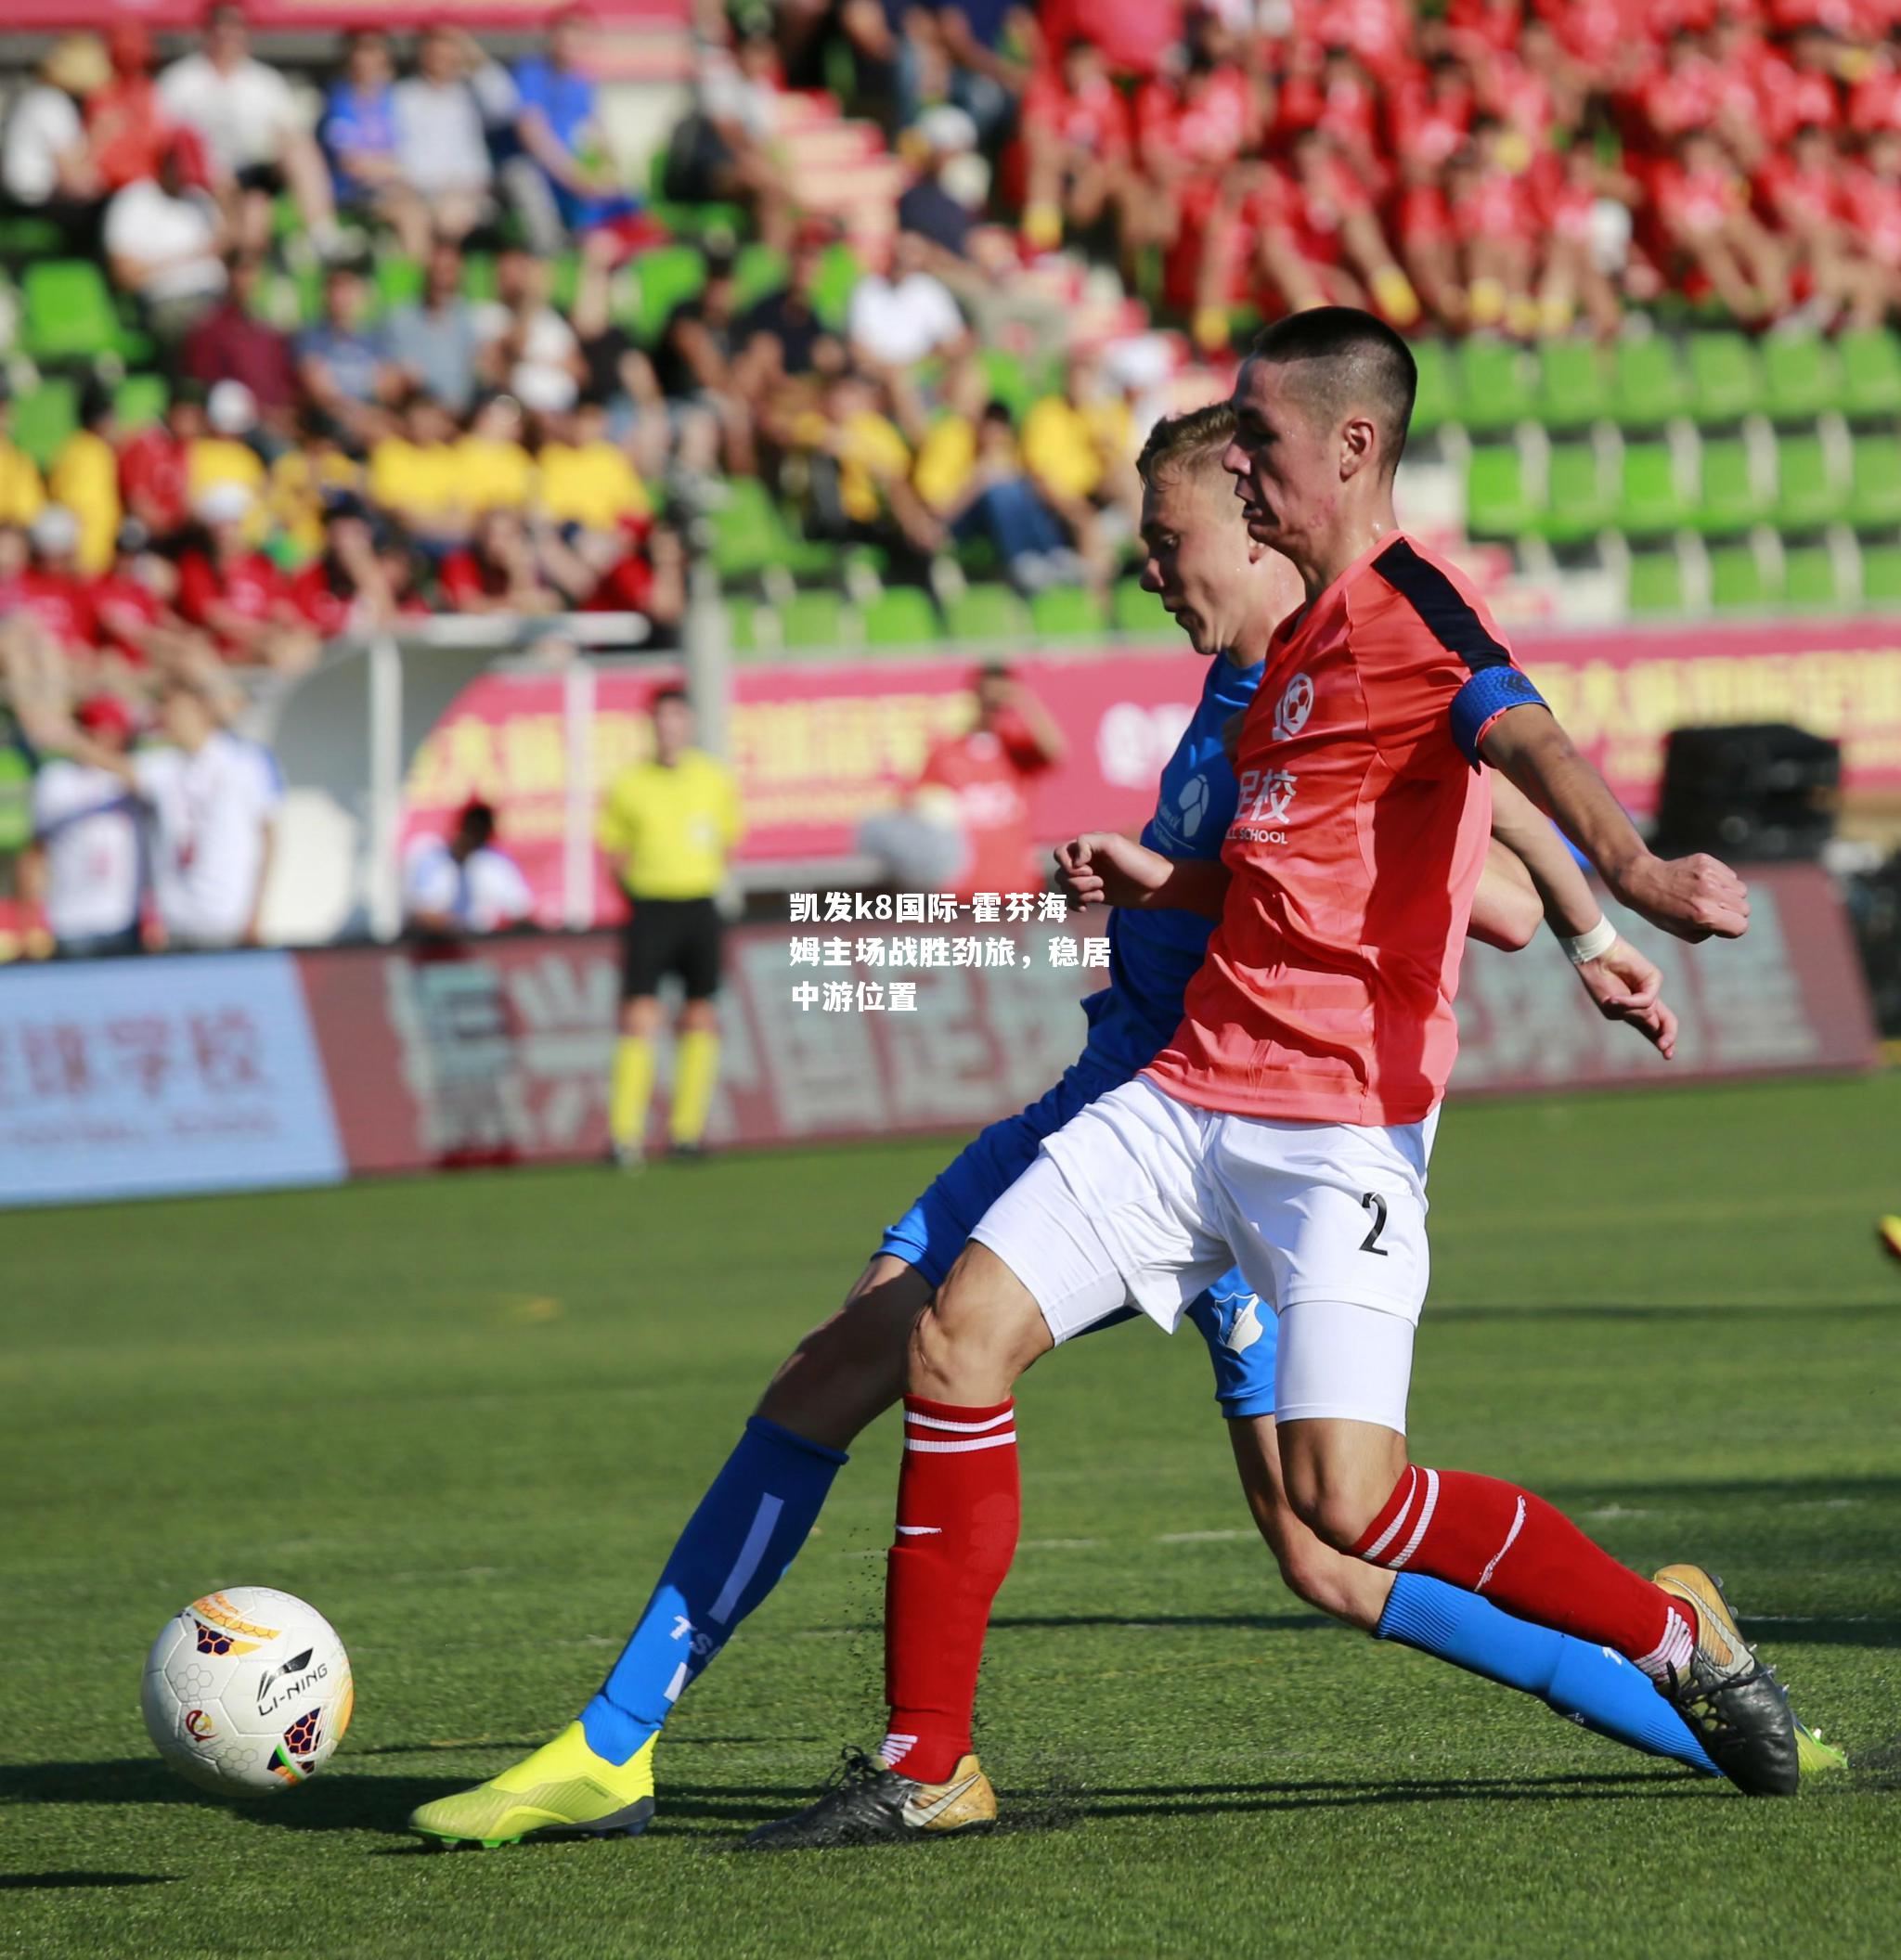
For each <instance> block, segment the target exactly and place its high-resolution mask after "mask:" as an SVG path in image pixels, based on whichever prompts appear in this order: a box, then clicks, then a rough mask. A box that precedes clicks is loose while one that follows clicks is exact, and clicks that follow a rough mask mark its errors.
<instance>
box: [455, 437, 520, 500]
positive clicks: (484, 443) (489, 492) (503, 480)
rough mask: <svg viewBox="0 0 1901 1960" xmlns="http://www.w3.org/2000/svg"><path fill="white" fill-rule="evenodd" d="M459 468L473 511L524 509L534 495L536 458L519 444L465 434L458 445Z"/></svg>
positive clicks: (463, 490) (464, 491)
mask: <svg viewBox="0 0 1901 1960" xmlns="http://www.w3.org/2000/svg"><path fill="white" fill-rule="evenodd" d="M456 468H457V470H458V471H459V472H460V475H461V481H462V496H463V499H464V500H465V501H466V502H467V504H468V506H469V508H470V509H472V510H477V511H480V510H521V509H525V508H526V506H527V503H528V500H529V498H530V497H531V496H534V494H535V458H533V457H531V456H530V455H529V454H528V452H527V451H526V450H525V449H524V448H523V447H522V445H521V444H520V443H498V442H497V441H496V440H495V438H494V437H493V436H487V435H465V436H464V437H463V438H462V439H461V441H460V442H459V443H458V444H457V445H456Z"/></svg>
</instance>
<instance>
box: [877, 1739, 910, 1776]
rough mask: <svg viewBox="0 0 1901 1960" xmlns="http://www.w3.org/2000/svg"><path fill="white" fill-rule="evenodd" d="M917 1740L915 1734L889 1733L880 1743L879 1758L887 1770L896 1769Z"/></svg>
mask: <svg viewBox="0 0 1901 1960" xmlns="http://www.w3.org/2000/svg"><path fill="white" fill-rule="evenodd" d="M916 1741H917V1737H916V1736H915V1735H899V1734H887V1735H886V1737H885V1739H884V1741H883V1742H881V1743H880V1744H879V1745H878V1760H879V1761H880V1762H882V1763H883V1764H884V1765H885V1767H886V1769H887V1770H895V1769H896V1768H897V1767H898V1765H899V1763H900V1762H902V1761H903V1760H904V1759H905V1757H906V1756H907V1755H908V1754H909V1753H910V1752H911V1749H912V1746H913V1745H914V1744H915V1743H916Z"/></svg>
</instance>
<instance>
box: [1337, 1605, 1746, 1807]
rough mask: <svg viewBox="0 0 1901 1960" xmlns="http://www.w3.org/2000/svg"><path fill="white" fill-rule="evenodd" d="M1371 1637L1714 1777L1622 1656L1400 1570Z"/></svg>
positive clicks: (1696, 1746) (1693, 1742)
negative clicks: (1446, 1662)
mask: <svg viewBox="0 0 1901 1960" xmlns="http://www.w3.org/2000/svg"><path fill="white" fill-rule="evenodd" d="M1373 1637H1374V1638H1375V1639H1376V1640H1397V1641H1402V1642H1403V1643H1404V1644H1406V1645H1407V1646H1409V1647H1417V1648H1418V1649H1419V1651H1420V1652H1421V1653H1422V1654H1432V1655H1436V1656H1437V1657H1439V1658H1440V1659H1441V1660H1449V1661H1451V1662H1452V1663H1453V1665H1454V1666H1455V1667H1459V1668H1465V1669H1467V1670H1469V1671H1470V1672H1472V1673H1474V1674H1482V1675H1483V1676H1484V1677H1485V1679H1486V1680H1487V1681H1499V1682H1503V1683H1505V1685H1506V1686H1507V1687H1508V1688H1518V1689H1520V1690H1522V1692H1523V1693H1525V1694H1527V1695H1535V1696H1537V1697H1538V1698H1539V1700H1541V1701H1542V1702H1544V1703H1545V1706H1546V1707H1547V1708H1548V1709H1552V1710H1553V1711H1554V1712H1556V1713H1557V1714H1559V1715H1562V1716H1564V1717H1565V1718H1566V1719H1567V1720H1568V1721H1575V1722H1577V1723H1579V1724H1580V1725H1581V1726H1582V1727H1584V1728H1587V1729H1595V1730H1596V1731H1597V1734H1599V1735H1608V1736H1610V1739H1611V1740H1612V1741H1613V1742H1622V1743H1626V1744H1628V1745H1629V1746H1630V1747H1632V1748H1634V1749H1641V1750H1643V1752H1644V1753H1645V1754H1646V1755H1647V1756H1668V1757H1669V1758H1671V1759H1672V1760H1674V1761H1676V1762H1681V1763H1687V1764H1688V1766H1689V1767H1690V1768H1691V1769H1693V1770H1701V1771H1702V1772H1703V1773H1705V1774H1706V1775H1710V1776H1714V1775H1716V1774H1718V1773H1719V1772H1718V1771H1717V1768H1716V1765H1715V1764H1714V1763H1713V1762H1712V1761H1711V1760H1710V1759H1709V1758H1708V1757H1707V1756H1706V1755H1704V1753H1703V1750H1702V1746H1701V1744H1700V1743H1699V1742H1698V1741H1697V1739H1696V1737H1695V1736H1694V1735H1692V1734H1690V1732H1689V1730H1688V1728H1686V1727H1685V1726H1684V1723H1683V1721H1682V1719H1681V1718H1680V1717H1679V1716H1678V1715H1677V1713H1676V1711H1675V1709H1673V1708H1672V1707H1671V1706H1670V1704H1669V1703H1668V1702H1667V1701H1665V1700H1664V1699H1663V1697H1662V1696H1661V1695H1660V1694H1658V1692H1657V1691H1656V1689H1655V1688H1654V1687H1652V1686H1651V1685H1650V1683H1649V1678H1648V1677H1647V1676H1645V1675H1644V1674H1642V1673H1641V1672H1639V1671H1638V1670H1637V1669H1636V1668H1634V1667H1632V1666H1631V1664H1630V1663H1629V1662H1628V1661H1627V1660H1625V1659H1623V1657H1622V1656H1620V1655H1616V1654H1613V1653H1611V1651H1610V1649H1609V1648H1608V1647H1594V1646H1592V1645H1590V1644H1589V1643H1588V1642H1585V1641H1582V1640H1572V1639H1571V1637H1570V1635H1569V1634H1565V1633H1559V1632H1557V1631H1554V1630H1553V1629H1551V1628H1550V1627H1536V1626H1533V1625H1532V1623H1531V1622H1530V1621H1529V1620H1524V1619H1515V1618H1512V1616H1511V1615H1510V1614H1509V1613H1503V1612H1501V1611H1500V1610H1499V1609H1498V1608H1497V1607H1496V1606H1494V1605H1492V1603H1491V1602H1490V1601H1489V1600H1483V1599H1481V1598H1480V1597H1479V1595H1478V1594H1477V1593H1476V1592H1461V1591H1460V1590H1459V1588H1458V1587H1456V1586H1448V1585H1445V1584H1443V1583H1442V1581H1440V1580H1436V1579H1426V1578H1422V1577H1421V1576H1420V1575H1419V1574H1418V1573H1416V1572H1402V1573H1401V1574H1400V1576H1399V1577H1398V1578H1397V1579H1396V1580H1393V1582H1392V1596H1391V1597H1390V1599H1389V1600H1388V1601H1387V1603H1386V1611H1385V1612H1384V1613H1382V1614H1381V1615H1380V1616H1379V1624H1378V1626H1377V1627H1376V1628H1375V1629H1374V1632H1373Z"/></svg>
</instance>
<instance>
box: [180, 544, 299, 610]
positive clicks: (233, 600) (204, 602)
mask: <svg viewBox="0 0 1901 1960" xmlns="http://www.w3.org/2000/svg"><path fill="white" fill-rule="evenodd" d="M289 597H290V588H289V584H288V582H287V581H286V579H285V577H284V574H282V573H281V572H280V571H278V568H277V566H276V565H274V564H273V563H272V562H271V561H270V560H269V559H267V558H266V557H265V555H264V554H263V553H262V552H261V551H247V552H244V553H242V554H241V555H240V556H239V557H237V558H233V559H227V560H226V561H224V562H223V563H222V564H219V563H215V562H214V561H213V560H212V559H211V558H209V557H208V556H207V555H206V554H205V553H204V552H202V551H188V552H187V553H186V555H185V557H184V559H183V561H181V562H180V564H179V567H178V610H179V611H180V612H181V613H184V615H185V616H186V618H187V619H188V620H190V621H191V623H192V624H193V625H198V626H205V627H207V628H209V627H210V625H211V620H210V613H211V609H212V608H213V606H218V605H225V606H229V607H230V608H231V609H232V611H234V612H235V613H238V614H239V616H240V617H241V618H244V619H268V618H270V616H271V614H272V613H273V612H274V611H275V610H276V609H277V607H278V605H280V604H281V603H282V602H283V601H284V600H286V599H288V598H289Z"/></svg>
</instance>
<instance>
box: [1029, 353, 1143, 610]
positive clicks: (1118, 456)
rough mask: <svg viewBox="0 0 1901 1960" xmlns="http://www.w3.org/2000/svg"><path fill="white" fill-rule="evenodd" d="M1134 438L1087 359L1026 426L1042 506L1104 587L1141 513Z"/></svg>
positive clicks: (1124, 410) (1121, 406)
mask: <svg viewBox="0 0 1901 1960" xmlns="http://www.w3.org/2000/svg"><path fill="white" fill-rule="evenodd" d="M1136 446H1137V444H1136V436H1135V428H1134V420H1133V418H1132V415H1131V413H1130V409H1129V405H1128V403H1127V402H1126V401H1125V400H1124V399H1123V397H1122V396H1121V395H1120V394H1119V393H1117V392H1116V391H1115V390H1114V389H1112V388H1110V387H1109V386H1108V385H1107V383H1106V380H1105V377H1104V374H1103V370H1102V366H1101V363H1100V362H1098V361H1096V360H1093V359H1092V358H1088V357H1085V356H1083V355H1076V356H1075V357H1074V358H1073V359H1072V360H1071V361H1070V363H1069V367H1068V370H1067V374H1066V375H1065V377H1064V388H1063V393H1061V394H1049V395H1045V396H1044V397H1043V398H1042V399H1041V401H1040V402H1037V403H1036V404H1035V405H1034V406H1032V407H1031V408H1030V410H1029V413H1028V415H1026V416H1025V417H1024V419H1023V460H1024V464H1025V466H1026V467H1027V468H1028V471H1029V474H1030V477H1031V479H1032V480H1033V481H1034V483H1035V484H1036V487H1037V489H1038V490H1039V491H1040V492H1041V495H1042V497H1043V500H1044V501H1045V502H1046V503H1047V504H1048V505H1049V507H1050V509H1052V510H1054V512H1055V513H1056V515H1057V517H1058V518H1059V519H1060V520H1061V521H1062V523H1063V525H1064V528H1065V529H1066V530H1067V532H1068V533H1069V535H1070V536H1071V537H1073V538H1074V539H1075V540H1076V546H1077V549H1078V550H1079V551H1080V553H1081V554H1082V557H1083V558H1084V560H1085V561H1087V562H1088V563H1089V565H1090V566H1091V567H1092V569H1093V573H1094V575H1095V578H1096V580H1097V582H1098V583H1099V584H1102V585H1104V586H1106V584H1107V582H1108V580H1109V578H1110V577H1111V576H1112V575H1113V573H1114V570H1115V546H1116V542H1117V540H1118V539H1119V538H1121V537H1127V536H1131V535H1133V533H1134V530H1135V526H1136V524H1137V522H1139V521H1140V518H1141V512H1142V486H1141V483H1140V480H1139V479H1138V478H1137V476H1136V474H1135V450H1136Z"/></svg>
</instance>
